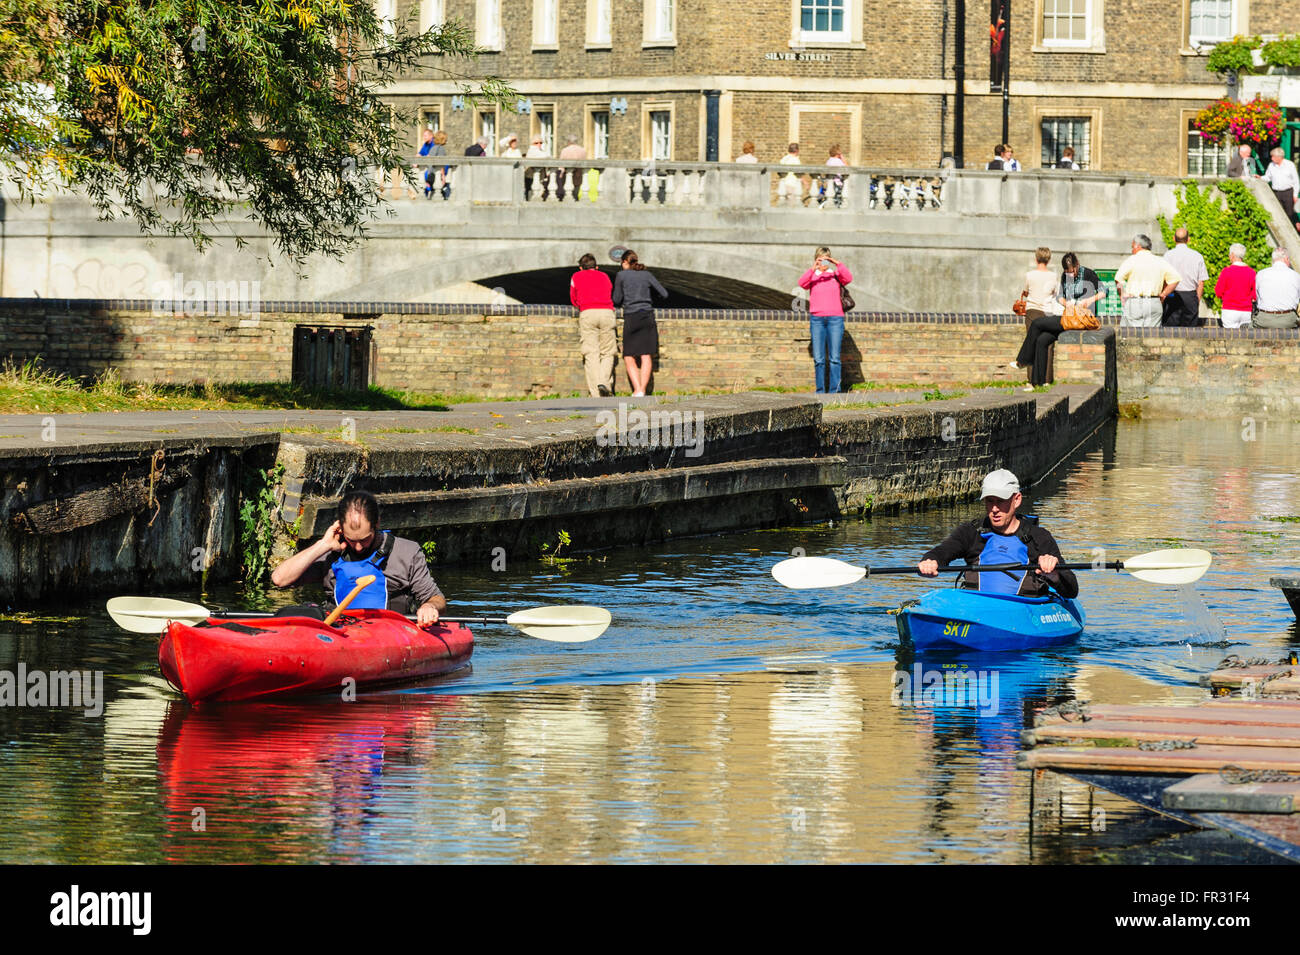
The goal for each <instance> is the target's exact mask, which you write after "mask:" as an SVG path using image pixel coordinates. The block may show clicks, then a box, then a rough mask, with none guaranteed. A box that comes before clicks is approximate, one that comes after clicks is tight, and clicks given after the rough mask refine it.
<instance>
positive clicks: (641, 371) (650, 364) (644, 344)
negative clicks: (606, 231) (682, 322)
mask: <svg viewBox="0 0 1300 955" xmlns="http://www.w3.org/2000/svg"><path fill="white" fill-rule="evenodd" d="M653 295H657V296H658V297H659V298H661V299H666V298H668V290H667V289H666V288H664V287H663V286H662V285H660V284H659V280H658V279H656V278H655V277H654V276H653V275H651V274H650V272H649V271H648V270H647V269H646V267H645V266H644V265H642V264H641V263H640V261H638V260H637V256H636V253H635V252H633V251H632V250H631V249H628V250H627V251H626V252H624V253H623V271H621V272H619V273H618V276H617V278H615V279H614V296H613V298H614V304H615V305H621V306H622V307H623V363H624V364H625V365H626V366H627V380H628V381H629V382H630V383H631V385H632V397H634V398H642V397H644V396H645V395H648V394H650V378H651V375H652V374H653V372H654V359H655V356H657V355H658V354H659V326H658V325H657V324H655V310H654V302H653V300H652V298H651V296H653Z"/></svg>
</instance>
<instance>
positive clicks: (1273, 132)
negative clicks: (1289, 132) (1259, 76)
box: [1228, 96, 1283, 146]
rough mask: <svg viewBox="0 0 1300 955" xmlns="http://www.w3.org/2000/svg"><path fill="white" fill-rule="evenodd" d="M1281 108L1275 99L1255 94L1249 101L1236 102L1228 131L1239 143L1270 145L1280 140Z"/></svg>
mask: <svg viewBox="0 0 1300 955" xmlns="http://www.w3.org/2000/svg"><path fill="white" fill-rule="evenodd" d="M1282 126H1283V123H1282V109H1281V107H1280V106H1278V103H1277V100H1275V99H1260V98H1259V97H1258V96H1256V97H1255V98H1254V99H1253V100H1251V101H1250V102H1249V103H1238V104H1237V109H1236V110H1235V111H1234V112H1233V114H1232V117H1231V119H1229V121H1228V132H1230V133H1231V134H1232V138H1233V139H1235V140H1236V141H1237V142H1239V143H1253V144H1255V145H1257V146H1271V145H1272V144H1274V143H1277V142H1280V141H1281V140H1282Z"/></svg>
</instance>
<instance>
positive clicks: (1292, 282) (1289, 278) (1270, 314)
mask: <svg viewBox="0 0 1300 955" xmlns="http://www.w3.org/2000/svg"><path fill="white" fill-rule="evenodd" d="M1255 301H1256V303H1257V304H1256V312H1255V316H1254V318H1252V319H1251V324H1252V325H1254V326H1255V327H1256V328H1300V316H1297V315H1296V307H1297V306H1300V273H1297V272H1296V270H1295V269H1293V268H1291V260H1290V257H1289V256H1288V255H1287V254H1286V249H1274V250H1273V264H1272V265H1271V266H1269V267H1268V268H1266V269H1260V270H1259V272H1258V273H1256V275H1255Z"/></svg>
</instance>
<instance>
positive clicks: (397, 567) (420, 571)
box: [271, 491, 447, 627]
mask: <svg viewBox="0 0 1300 955" xmlns="http://www.w3.org/2000/svg"><path fill="white" fill-rule="evenodd" d="M367 575H374V576H375V578H376V580H375V582H374V583H372V584H370V585H369V586H368V587H366V588H365V589H364V590H362V591H361V593H360V594H358V595H357V596H356V597H355V598H353V600H352V603H350V604H349V605H348V609H350V610H365V609H369V608H376V607H378V608H383V607H387V608H388V609H389V610H395V611H397V612H398V613H403V614H409V613H412V612H414V613H415V617H416V624H417V625H418V626H421V627H426V626H429V625H430V624H433V623H437V622H438V614H439V613H440V612H441V611H443V610H445V609H446V607H447V598H446V597H444V596H443V595H442V591H441V590H439V589H438V585H437V584H436V583H434V581H433V577H432V575H431V574H430V573H429V562H428V560H427V559H426V558H425V556H424V551H423V550H421V549H420V545H419V544H417V543H416V542H415V541H412V540H407V539H406V538H404V537H398V536H396V535H395V534H392V533H390V532H389V531H381V530H380V529H379V501H378V500H377V499H376V498H375V496H374V495H373V494H371V493H369V492H368V491H353V492H351V493H350V494H347V495H345V496H344V498H343V500H342V501H340V502H339V510H338V520H336V521H335V522H334V523H333V524H331V525H330V526H329V529H328V530H327V531H325V534H324V535H323V536H322V537H321V539H320V540H318V541H317V542H316V543H314V544H312V545H311V546H310V547H308V548H306V549H304V550H300V551H299V552H298V553H296V554H294V555H293V556H292V557H290V558H289V559H288V560H286V561H284V562H283V563H281V564H280V565H279V566H278V567H276V568H275V570H273V571H271V583H273V584H275V586H277V587H292V586H294V585H295V584H307V583H314V582H316V581H323V582H324V584H325V589H326V590H327V591H328V592H329V593H330V595H331V596H332V597H333V602H334V603H335V604H337V603H338V602H339V601H341V600H342V599H343V598H344V597H346V596H347V595H348V594H349V593H351V592H352V589H353V588H354V587H355V586H356V584H357V581H358V580H359V579H360V578H362V577H365V576H367ZM291 609H295V610H297V609H300V608H291Z"/></svg>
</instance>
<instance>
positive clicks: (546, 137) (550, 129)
mask: <svg viewBox="0 0 1300 955" xmlns="http://www.w3.org/2000/svg"><path fill="white" fill-rule="evenodd" d="M538 136H540V137H542V149H544V150H546V155H548V156H554V155H555V110H554V109H552V108H551V107H547V108H545V109H538V108H537V107H536V106H534V107H533V135H532V138H533V139H536V138H537V137H538Z"/></svg>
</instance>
